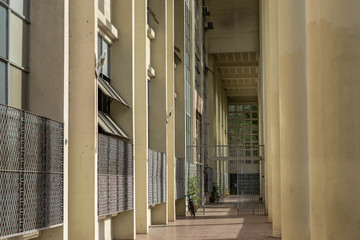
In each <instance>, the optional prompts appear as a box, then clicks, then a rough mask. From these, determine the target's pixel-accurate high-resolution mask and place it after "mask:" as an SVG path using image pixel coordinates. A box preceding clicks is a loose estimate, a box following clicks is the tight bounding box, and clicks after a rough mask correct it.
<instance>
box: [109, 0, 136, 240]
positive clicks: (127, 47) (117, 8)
mask: <svg viewBox="0 0 360 240" xmlns="http://www.w3.org/2000/svg"><path fill="white" fill-rule="evenodd" d="M111 4H112V5H111V9H112V13H113V14H112V17H111V22H112V24H114V26H115V27H116V28H117V30H118V34H119V40H118V41H115V42H114V43H113V45H112V46H111V66H112V68H111V77H112V81H111V84H112V85H113V86H114V88H115V89H116V90H117V91H118V92H119V94H120V95H121V96H122V97H123V98H124V100H125V101H126V103H127V104H128V105H129V106H130V108H127V107H125V106H123V105H122V104H120V103H118V102H117V101H112V102H111V115H112V117H113V118H114V119H115V120H116V121H117V122H118V123H119V124H120V126H121V128H122V129H123V130H124V131H125V132H126V134H127V135H128V136H129V138H130V139H131V140H133V136H134V133H133V126H134V122H133V119H134V118H133V110H134V108H135V105H134V92H135V88H134V74H135V73H134V68H135V64H134V51H135V44H134V43H135V35H134V31H135V10H134V4H135V3H134V0H123V1H112V2H111ZM111 223H112V226H111V229H112V236H113V238H114V239H135V237H136V229H135V227H136V224H135V210H134V209H133V210H130V211H125V212H121V213H118V215H117V216H115V217H113V218H112V219H111Z"/></svg>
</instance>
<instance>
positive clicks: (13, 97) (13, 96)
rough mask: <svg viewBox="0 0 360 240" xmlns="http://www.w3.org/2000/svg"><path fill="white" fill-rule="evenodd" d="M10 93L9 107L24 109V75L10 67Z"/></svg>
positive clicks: (25, 95)
mask: <svg viewBox="0 0 360 240" xmlns="http://www.w3.org/2000/svg"><path fill="white" fill-rule="evenodd" d="M9 90H10V92H9V95H10V96H9V97H10V99H9V100H10V101H9V105H10V106H12V107H15V108H22V109H26V100H27V99H26V98H27V94H26V93H27V86H26V73H24V72H23V71H21V70H19V69H17V68H15V67H12V66H11V67H10V89H9Z"/></svg>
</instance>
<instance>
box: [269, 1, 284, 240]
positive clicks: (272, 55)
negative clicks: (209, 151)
mask: <svg viewBox="0 0 360 240" xmlns="http://www.w3.org/2000/svg"><path fill="white" fill-rule="evenodd" d="M269 12H270V26H269V27H270V28H269V30H270V35H269V41H270V45H269V46H270V52H269V61H270V65H269V74H270V76H269V85H270V86H269V90H270V92H269V97H270V108H269V111H270V113H269V115H270V116H269V117H270V124H271V127H270V133H269V134H270V141H271V149H268V151H270V158H271V160H270V161H271V168H272V169H271V171H272V173H271V176H272V180H271V181H272V188H271V194H272V199H271V202H272V223H273V236H274V237H280V235H281V189H280V182H281V181H280V173H281V171H280V119H279V66H278V62H279V60H278V0H273V1H271V2H270V5H269Z"/></svg>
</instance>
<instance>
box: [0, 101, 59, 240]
mask: <svg viewBox="0 0 360 240" xmlns="http://www.w3.org/2000/svg"><path fill="white" fill-rule="evenodd" d="M63 135H64V126H63V124H62V123H60V122H57V121H53V120H50V119H47V118H45V117H40V116H36V115H34V114H32V113H29V112H27V111H23V110H19V109H16V108H12V107H9V106H6V105H0V238H3V237H12V236H16V235H19V234H23V233H25V232H29V231H33V230H39V229H44V228H48V227H52V226H57V225H60V224H62V223H63V198H64V192H63V187H64V186H63V182H64V175H63V164H64V155H63V152H64V149H63V148H64V145H63V144H64V143H63V138H64V137H63Z"/></svg>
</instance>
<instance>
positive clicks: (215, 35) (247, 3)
mask: <svg viewBox="0 0 360 240" xmlns="http://www.w3.org/2000/svg"><path fill="white" fill-rule="evenodd" d="M207 3H208V6H209V8H210V12H211V16H210V18H209V19H211V20H212V21H213V22H214V30H210V31H208V32H209V33H208V34H209V35H208V36H209V38H208V41H209V53H223V52H246V51H253V52H258V51H259V9H258V7H259V6H258V1H256V0H241V1H236V0H222V1H218V0H208V1H207Z"/></svg>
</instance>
